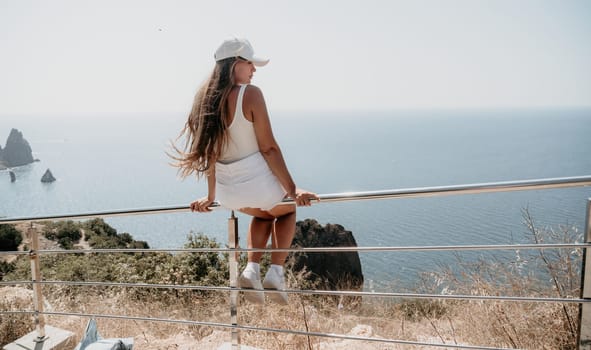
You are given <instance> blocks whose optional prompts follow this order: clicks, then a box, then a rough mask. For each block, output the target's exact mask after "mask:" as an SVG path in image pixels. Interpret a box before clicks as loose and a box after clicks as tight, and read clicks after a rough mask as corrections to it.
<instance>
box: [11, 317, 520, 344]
mask: <svg viewBox="0 0 591 350" xmlns="http://www.w3.org/2000/svg"><path fill="white" fill-rule="evenodd" d="M11 313H12V314H33V313H34V312H33V311H28V312H27V311H0V314H11ZM40 314H43V315H48V316H77V317H89V318H108V319H116V320H130V321H147V322H163V323H176V324H183V325H191V326H208V327H218V328H229V329H240V330H245V331H257V332H261V331H262V332H270V333H284V334H293V335H301V336H312V337H324V338H333V339H342V340H356V341H368V342H381V343H389V344H403V345H418V346H431V347H433V346H434V347H440V348H454V349H484V350H513V348H497V347H486V346H475V345H458V344H443V343H428V342H417V341H410V340H399V339H385V338H375V337H360V336H351V335H345V334H337V333H323V332H306V331H298V330H288V329H280V328H266V327H255V326H244V325H232V324H229V323H217V322H203V321H193V320H178V319H177V320H175V319H167V318H155V317H140V316H122V315H106V314H91V313H81V312H80V313H78V312H53V311H43V312H40Z"/></svg>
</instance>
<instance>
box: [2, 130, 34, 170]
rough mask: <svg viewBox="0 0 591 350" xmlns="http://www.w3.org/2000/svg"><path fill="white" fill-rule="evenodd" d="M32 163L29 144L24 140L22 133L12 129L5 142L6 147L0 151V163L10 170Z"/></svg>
mask: <svg viewBox="0 0 591 350" xmlns="http://www.w3.org/2000/svg"><path fill="white" fill-rule="evenodd" d="M33 162H34V159H33V152H32V150H31V146H30V145H29V142H27V140H25V138H24V137H23V133H22V132H20V131H18V130H17V129H12V130H11V131H10V135H8V139H7V140H6V147H4V149H3V150H1V151H0V163H4V165H5V166H6V167H10V168H12V167H17V166H21V165H27V164H29V163H33Z"/></svg>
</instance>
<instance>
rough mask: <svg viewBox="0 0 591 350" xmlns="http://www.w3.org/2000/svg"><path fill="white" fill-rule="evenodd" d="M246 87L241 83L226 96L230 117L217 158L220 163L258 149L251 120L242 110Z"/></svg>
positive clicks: (252, 152)
mask: <svg viewBox="0 0 591 350" xmlns="http://www.w3.org/2000/svg"><path fill="white" fill-rule="evenodd" d="M247 87H248V84H241V85H239V87H236V88H234V89H233V90H232V91H231V92H230V95H229V96H228V112H229V115H230V116H232V119H231V120H229V123H230V124H229V126H228V128H227V129H226V132H227V142H226V144H225V145H224V146H223V147H222V153H221V155H220V157H219V158H218V162H220V163H223V164H228V163H233V162H235V161H238V160H241V159H244V158H246V157H248V156H250V155H252V154H254V153H256V152H258V151H259V146H258V143H257V139H256V134H255V131H254V125H253V122H252V120H249V119H248V118H247V116H246V115H245V114H244V112H243V105H244V95H245V92H246V89H247Z"/></svg>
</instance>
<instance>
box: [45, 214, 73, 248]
mask: <svg viewBox="0 0 591 350" xmlns="http://www.w3.org/2000/svg"><path fill="white" fill-rule="evenodd" d="M43 235H45V237H46V238H47V239H51V240H54V241H57V242H58V243H59V245H60V246H61V247H62V248H64V249H72V248H73V246H74V243H76V242H78V241H80V238H82V233H81V231H80V224H79V223H75V222H74V221H72V220H68V221H58V222H54V223H52V224H50V225H46V226H45V230H44V231H43Z"/></svg>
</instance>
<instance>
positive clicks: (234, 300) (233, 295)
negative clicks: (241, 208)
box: [228, 210, 240, 349]
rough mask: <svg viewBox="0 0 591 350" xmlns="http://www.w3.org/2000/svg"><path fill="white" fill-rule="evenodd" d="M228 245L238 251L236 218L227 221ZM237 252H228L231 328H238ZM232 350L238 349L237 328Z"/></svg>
mask: <svg viewBox="0 0 591 350" xmlns="http://www.w3.org/2000/svg"><path fill="white" fill-rule="evenodd" d="M228 245H229V248H230V249H238V248H239V247H240V246H239V240H238V218H237V217H236V216H234V210H232V216H231V217H230V218H229V219H228ZM239 254H240V253H238V252H230V266H229V268H230V322H231V323H232V326H238V290H237V288H238V257H239ZM232 349H240V333H239V331H238V329H237V328H232Z"/></svg>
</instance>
